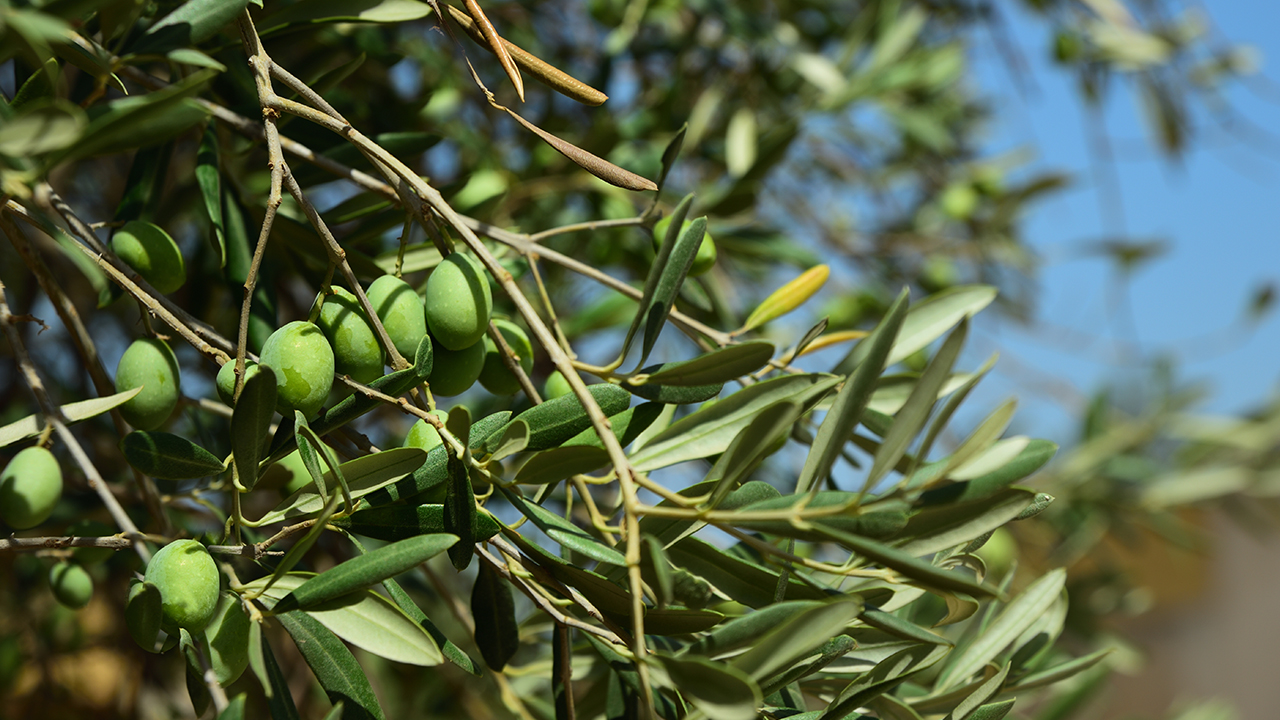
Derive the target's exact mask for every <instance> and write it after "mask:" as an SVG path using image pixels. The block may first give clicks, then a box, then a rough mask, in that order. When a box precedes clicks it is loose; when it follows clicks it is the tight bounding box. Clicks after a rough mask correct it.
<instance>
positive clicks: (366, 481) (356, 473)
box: [257, 448, 427, 524]
mask: <svg viewBox="0 0 1280 720" xmlns="http://www.w3.org/2000/svg"><path fill="white" fill-rule="evenodd" d="M426 458H427V453H425V452H423V450H422V449H421V448H393V449H391V450H383V451H382V452H380V453H373V454H372V455H365V456H364V457H359V458H356V459H355V460H349V461H347V462H345V463H342V465H341V468H342V474H343V475H344V476H345V477H346V478H347V484H348V486H350V488H351V499H353V500H355V499H358V498H361V497H363V496H365V495H368V494H369V493H372V492H374V491H375V490H379V489H381V488H383V487H385V486H387V485H390V484H391V483H393V482H395V481H396V480H399V479H400V478H403V477H404V476H406V475H408V474H410V473H412V472H413V471H414V470H417V469H418V468H420V467H422V463H423V461H424V460H426ZM324 478H325V479H326V480H327V481H328V482H332V481H333V474H332V473H325V474H324ZM325 499H326V498H325V496H323V495H320V494H319V493H317V492H315V491H314V490H309V489H303V490H299V491H298V492H296V493H294V494H293V495H290V496H289V497H287V498H285V499H284V501H283V502H281V503H280V504H279V505H277V506H276V508H275V509H274V510H272V511H271V512H269V513H267V514H266V515H265V516H263V518H262V519H261V520H258V521H257V522H258V524H266V523H273V522H279V521H281V520H287V519H289V518H295V517H301V516H304V515H311V514H313V513H316V512H318V511H319V510H320V509H321V508H322V507H324V503H325Z"/></svg>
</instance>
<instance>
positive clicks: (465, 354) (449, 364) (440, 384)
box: [429, 342, 484, 395]
mask: <svg viewBox="0 0 1280 720" xmlns="http://www.w3.org/2000/svg"><path fill="white" fill-rule="evenodd" d="M483 368H484V343H481V342H477V343H475V344H474V345H471V346H469V347H465V348H463V349H461V350H458V351H456V352H455V351H453V350H446V349H444V348H443V347H438V348H436V351H435V359H434V361H433V364H432V366H431V377H430V379H429V382H430V383H431V392H432V393H434V394H436V395H461V394H462V393H464V392H466V391H467V388H469V387H471V386H472V385H474V384H475V382H476V380H477V379H478V378H479V377H480V371H481V370H482V369H483Z"/></svg>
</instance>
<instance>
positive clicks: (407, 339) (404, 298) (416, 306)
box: [365, 275, 427, 362]
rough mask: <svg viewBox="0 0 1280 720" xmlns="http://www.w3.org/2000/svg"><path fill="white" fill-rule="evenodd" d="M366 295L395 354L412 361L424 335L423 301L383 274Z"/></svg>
mask: <svg viewBox="0 0 1280 720" xmlns="http://www.w3.org/2000/svg"><path fill="white" fill-rule="evenodd" d="M365 295H366V296H367V297H368V298H369V304H370V305H372V306H373V311H374V312H375V313H377V314H378V319H379V320H381V321H382V327H384V328H386V330H387V337H389V338H391V344H392V345H395V346H396V351H397V352H399V353H400V354H401V355H403V356H404V357H405V359H407V360H408V361H409V362H413V355H414V353H416V352H417V351H418V343H420V342H422V336H423V335H426V334H427V311H426V308H425V307H424V306H423V304H422V298H420V297H418V293H416V292H414V291H413V288H412V287H410V285H409V283H407V282H405V281H403V280H401V279H400V278H398V277H396V276H394V275H383V276H382V277H380V278H378V279H377V280H374V281H373V283H372V284H371V285H369V290H368V291H366V292H365Z"/></svg>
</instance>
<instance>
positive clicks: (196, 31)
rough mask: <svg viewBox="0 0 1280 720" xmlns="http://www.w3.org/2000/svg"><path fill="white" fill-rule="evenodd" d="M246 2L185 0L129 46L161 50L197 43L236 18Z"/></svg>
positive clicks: (148, 50)
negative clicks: (185, 0)
mask: <svg viewBox="0 0 1280 720" xmlns="http://www.w3.org/2000/svg"><path fill="white" fill-rule="evenodd" d="M248 4H249V0H187V2H185V3H183V4H181V5H179V6H178V7H177V8H176V9H175V10H174V11H173V12H171V13H169V14H168V15H165V16H164V17H163V18H161V19H160V20H159V21H157V22H155V23H154V24H152V26H151V27H150V28H147V31H146V33H144V34H143V35H142V37H141V38H139V39H138V41H137V42H136V43H135V44H134V45H133V46H132V47H130V48H129V49H130V50H131V51H133V52H135V53H163V52H165V51H167V50H170V49H172V48H179V47H188V46H191V45H197V44H199V43H202V42H204V41H205V40H208V39H209V38H211V37H213V36H214V35H215V34H216V33H217V32H218V31H219V30H221V29H222V27H223V26H225V25H227V24H228V23H230V22H232V21H233V20H235V19H236V17H237V16H238V15H240V14H241V13H242V12H243V11H244V8H245V6H246V5H248Z"/></svg>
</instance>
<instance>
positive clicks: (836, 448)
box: [796, 289, 910, 493]
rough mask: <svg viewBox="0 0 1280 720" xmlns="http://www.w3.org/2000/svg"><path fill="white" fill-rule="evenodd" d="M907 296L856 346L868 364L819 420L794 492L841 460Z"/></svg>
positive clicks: (851, 378)
mask: <svg viewBox="0 0 1280 720" xmlns="http://www.w3.org/2000/svg"><path fill="white" fill-rule="evenodd" d="M909 297H910V295H909V293H908V291H907V290H905V289H904V290H903V291H902V292H901V293H900V294H899V295H898V299H897V300H895V301H894V303H893V305H891V306H890V307H889V309H888V310H887V311H886V312H885V315H884V319H883V320H881V321H880V324H879V325H877V326H876V329H875V331H873V332H872V334H871V335H870V336H869V337H867V338H866V339H865V340H863V341H862V342H860V343H858V346H857V347H859V348H862V347H865V348H866V358H867V361H866V362H863V363H861V364H860V365H858V366H857V370H856V371H855V372H853V374H852V375H850V376H849V377H848V378H847V379H846V380H845V383H844V387H843V388H841V389H840V393H839V394H838V395H836V399H835V403H834V404H832V406H831V409H830V410H828V411H827V416H826V417H825V418H823V419H822V425H821V426H820V427H819V428H818V435H817V437H815V438H814V441H813V446H812V448H810V450H809V455H808V457H806V458H805V461H804V468H803V469H802V470H801V471H800V477H799V479H797V480H796V492H798V493H802V492H807V491H808V490H809V489H810V488H814V487H817V486H818V485H819V483H821V482H822V480H823V479H825V478H826V476H827V475H828V474H830V472H831V468H832V466H834V465H835V462H836V458H838V457H840V453H841V451H842V450H843V449H844V445H845V443H846V442H847V441H848V440H849V438H850V437H851V436H852V435H853V429H854V428H855V427H857V425H858V422H859V421H860V420H861V419H862V412H863V410H864V409H865V408H866V406H867V401H868V400H870V399H871V393H872V392H873V391H874V390H875V385H876V380H877V379H879V377H880V374H881V372H883V370H884V367H885V358H886V357H887V356H888V354H889V351H890V349H891V348H892V347H893V342H894V339H895V338H896V337H897V336H898V332H899V329H900V328H901V327H902V322H903V318H904V317H905V315H906V312H907V304H908V299H909Z"/></svg>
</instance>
